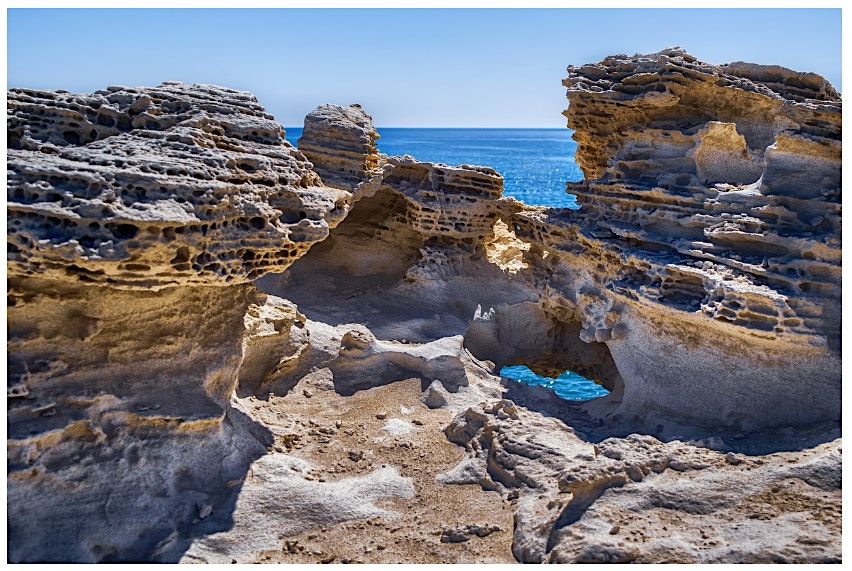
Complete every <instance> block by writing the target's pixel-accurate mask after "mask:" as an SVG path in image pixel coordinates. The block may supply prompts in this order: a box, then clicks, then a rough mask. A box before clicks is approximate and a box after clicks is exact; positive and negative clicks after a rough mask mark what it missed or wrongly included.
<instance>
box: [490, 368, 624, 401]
mask: <svg viewBox="0 0 852 571" xmlns="http://www.w3.org/2000/svg"><path fill="white" fill-rule="evenodd" d="M500 376H503V377H507V378H509V379H512V380H513V381H518V382H521V383H524V384H525V385H530V386H533V387H545V388H547V389H550V390H552V391H553V392H555V393H556V395H557V396H558V397H559V398H562V399H565V400H572V401H587V400H592V399H596V398H599V397H603V396H606V395H608V394H609V391H608V390H606V389H605V388H603V387H602V386H600V385H598V384H596V383H595V382H593V381H590V380H589V379H587V378H585V377H582V376H580V375H578V374H577V373H572V372H571V371H565V372H564V373H562V374H561V375H559V376H558V377H556V378H555V379H552V378H550V377H542V376H539V375H536V374H535V373H533V372H532V371H531V370H530V369H529V367H525V366H523V365H519V366H512V367H503V368H502V369H500Z"/></svg>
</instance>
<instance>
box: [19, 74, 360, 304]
mask: <svg viewBox="0 0 852 571" xmlns="http://www.w3.org/2000/svg"><path fill="white" fill-rule="evenodd" d="M140 98H146V101H150V104H149V106H148V107H147V108H146V110H145V111H143V112H137V111H135V110H134V109H133V107H132V106H133V103H134V102H136V101H139V100H140ZM106 123H108V124H109V125H110V126H108V127H107V126H104V124H106ZM8 130H9V136H10V152H9V160H8V168H9V171H10V173H9V185H8V191H7V194H8V201H9V204H8V210H9V235H8V241H9V265H8V268H9V272H10V274H11V275H36V274H37V275H38V276H39V277H40V278H54V279H59V280H69V279H71V280H74V281H78V282H80V283H86V284H107V285H109V286H111V287H135V288H142V289H159V288H162V287H166V286H172V285H182V284H199V285H201V284H222V285H225V284H231V283H245V282H248V281H250V280H252V279H255V278H257V277H259V276H261V275H263V274H264V273H266V272H268V271H283V270H284V269H286V268H287V267H288V266H289V265H290V264H291V263H292V262H293V261H294V260H295V259H296V258H298V257H299V256H301V255H302V254H304V253H305V252H306V251H307V249H308V248H309V247H310V245H311V244H313V243H315V242H317V241H319V240H322V239H323V238H325V237H326V236H327V235H328V228H329V225H332V226H333V225H334V224H336V223H337V222H339V221H340V220H341V219H342V218H343V216H344V215H345V214H346V211H347V200H348V195H347V193H346V192H343V191H337V190H333V189H329V188H327V187H323V186H322V183H321V181H320V179H319V177H318V176H317V175H316V173H315V172H313V171H312V170H311V166H310V163H308V162H307V161H306V160H305V159H304V157H303V156H302V154H301V153H299V152H298V151H296V150H295V149H294V148H293V147H291V146H290V145H289V144H288V143H287V142H286V141H285V140H284V133H283V129H282V128H281V127H280V126H279V125H278V124H277V123H275V121H274V120H273V119H272V118H271V116H270V115H268V114H267V113H265V112H264V111H263V108H262V107H260V105H258V103H257V101H256V100H255V99H254V97H253V96H251V95H250V94H248V93H244V92H239V91H233V90H229V89H225V88H219V87H213V86H199V85H184V84H176V83H165V84H163V85H161V86H160V87H157V88H139V89H129V88H111V89H108V90H106V91H100V92H96V93H94V94H91V95H71V94H66V93H56V92H46V91H33V90H11V91H10V92H9V120H8Z"/></svg>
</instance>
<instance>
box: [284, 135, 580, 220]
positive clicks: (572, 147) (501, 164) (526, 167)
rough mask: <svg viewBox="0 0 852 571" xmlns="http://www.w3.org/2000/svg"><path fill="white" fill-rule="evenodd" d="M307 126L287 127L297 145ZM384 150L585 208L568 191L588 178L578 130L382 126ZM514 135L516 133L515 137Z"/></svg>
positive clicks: (512, 192) (539, 201)
mask: <svg viewBox="0 0 852 571" xmlns="http://www.w3.org/2000/svg"><path fill="white" fill-rule="evenodd" d="M302 129H303V128H302V127H284V131H285V133H286V139H287V140H288V141H290V143H292V144H294V145H297V141H298V139H299V137H300V136H301V134H302ZM376 130H377V131H378V132H379V140H378V141H377V143H376V145H377V147H378V149H379V151H380V152H382V153H385V154H387V155H390V156H402V155H411V156H412V157H414V158H415V159H417V160H419V161H427V162H433V163H443V164H446V165H463V164H467V165H477V166H487V167H490V168H493V169H494V170H496V171H497V172H499V173H500V174H501V175H503V180H504V182H503V184H504V193H503V194H504V196H506V197H510V198H515V199H517V200H520V201H521V202H523V203H525V204H529V205H530V206H546V207H550V208H571V209H576V208H579V206H578V205H577V201H576V197H575V196H574V195H573V194H569V193H567V192H566V191H565V185H566V184H567V183H568V182H578V181H580V180H582V179H583V173H582V171H581V170H580V167H579V166H578V165H577V163H576V161H575V160H574V155H575V153H576V152H577V143H576V142H574V140H573V138H572V136H573V134H574V131H572V130H571V129H568V128H567V127H566V128H564V129H556V128H534V127H528V128H520V127H494V128H480V127H469V128H468V127H378V128H377V129H376ZM513 134H514V135H513Z"/></svg>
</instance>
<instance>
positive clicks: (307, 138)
mask: <svg viewBox="0 0 852 571" xmlns="http://www.w3.org/2000/svg"><path fill="white" fill-rule="evenodd" d="M378 140H379V134H378V132H377V131H376V129H375V128H374V127H373V119H372V117H370V116H369V115H367V113H365V112H364V110H363V109H361V106H360V105H358V104H353V105H350V106H349V107H341V106H339V105H320V106H319V107H317V108H316V109H314V110H313V111H311V112H310V113H309V114H308V115H307V116H306V117H305V127H304V130H303V131H302V136H301V137H300V138H299V141H298V145H299V150H300V151H302V152H303V153H304V155H305V156H306V157H307V158H308V160H310V161H311V163H313V166H314V169H316V171H317V172H318V173H319V174H320V176H321V177H322V179H323V181H324V182H326V183H327V184H330V185H332V186H338V187H340V188H344V189H346V190H352V189H353V188H354V187H356V186H357V185H358V184H359V183H361V182H363V181H365V180H366V179H367V178H369V177H370V174H371V172H373V171H374V170H375V169H376V168H377V167H378V164H379V160H380V157H379V152H378V150H377V149H376V141H378Z"/></svg>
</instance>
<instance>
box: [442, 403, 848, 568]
mask: <svg viewBox="0 0 852 571" xmlns="http://www.w3.org/2000/svg"><path fill="white" fill-rule="evenodd" d="M446 433H447V437H448V438H449V439H450V440H451V441H452V442H455V443H457V444H460V445H462V446H464V447H465V449H466V456H465V458H464V459H463V460H462V462H461V463H460V464H459V465H457V466H456V467H455V468H453V469H452V470H450V471H449V472H447V473H445V474H443V475H441V476H439V477H440V478H441V480H442V481H444V482H446V483H454V484H471V483H476V484H479V485H481V486H483V487H485V488H486V489H490V490H495V491H499V492H500V493H501V494H503V495H505V496H507V497H509V498H513V499H515V500H516V506H517V512H516V515H515V529H514V541H513V545H512V550H513V553H514V554H515V557H516V558H517V559H518V560H519V561H522V562H537V563H541V562H551V563H628V562H635V563H699V562H701V563H711V562H722V561H728V562H730V561H737V562H740V563H745V562H751V563H760V562H763V563H768V562H778V561H800V562H805V561H808V562H813V563H817V562H818V563H828V562H839V561H840V559H841V556H840V550H839V545H838V544H837V543H836V542H834V541H828V540H827V538H831V537H837V535H838V533H839V532H840V503H839V502H840V495H841V477H840V476H841V453H840V443H839V441H835V442H832V443H828V444H823V445H820V446H817V447H815V448H812V449H810V450H808V451H806V452H804V453H802V452H796V453H789V452H788V453H776V454H770V455H765V456H760V457H753V456H749V455H745V454H742V453H737V452H733V451H730V450H729V451H725V450H724V449H723V450H713V449H712V447H713V446H714V443H713V442H712V439H711V441H707V442H704V441H692V442H680V441H671V442H667V443H663V442H660V441H659V440H657V439H656V438H653V437H651V436H642V435H638V434H634V435H631V436H628V437H627V438H607V439H605V440H603V441H600V442H597V443H594V442H590V441H589V437H588V435H586V434H583V433H580V432H578V431H576V430H574V429H572V428H570V427H568V426H565V424H563V423H562V422H561V421H559V420H557V419H554V418H548V417H542V416H541V415H540V414H537V413H531V412H530V411H528V410H526V409H524V408H521V407H519V406H517V405H515V404H514V403H512V402H511V401H505V400H504V401H498V402H493V403H488V404H484V405H482V406H480V407H474V408H471V409H468V410H467V411H465V412H464V413H461V414H459V415H457V416H456V417H455V419H454V420H453V422H451V423H450V424H449V425H448V426H447V428H446ZM720 444H721V446H722V447H724V444H722V443H721V442H720V443H719V444H716V446H719V445H720Z"/></svg>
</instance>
